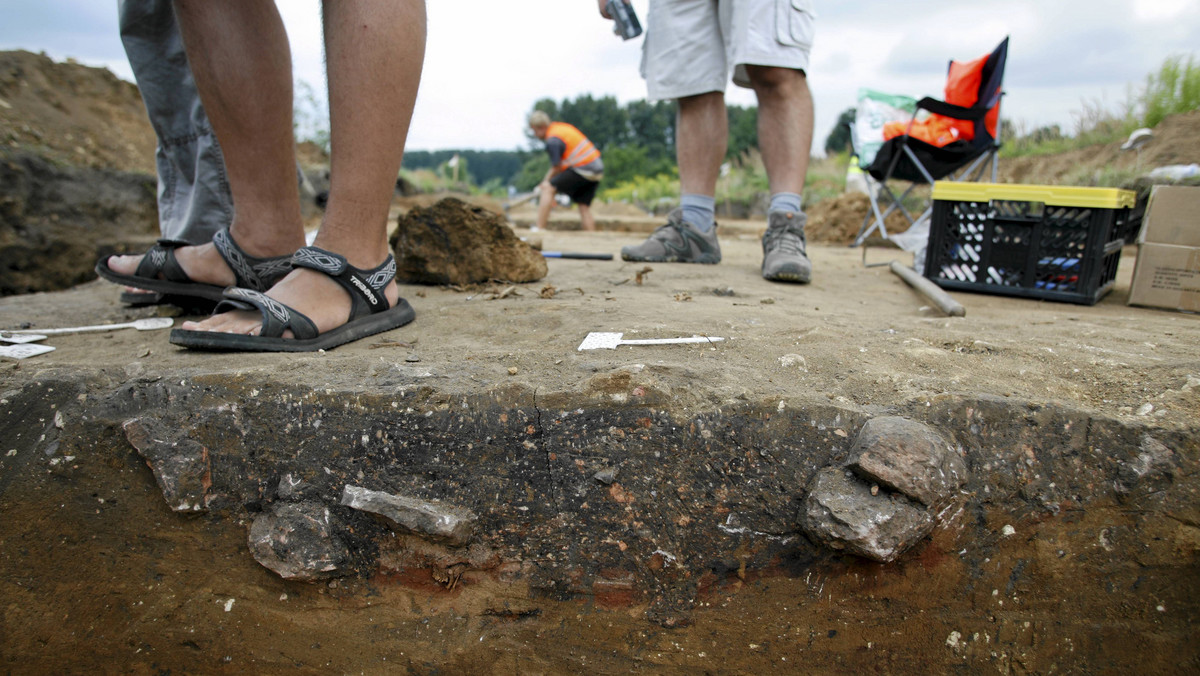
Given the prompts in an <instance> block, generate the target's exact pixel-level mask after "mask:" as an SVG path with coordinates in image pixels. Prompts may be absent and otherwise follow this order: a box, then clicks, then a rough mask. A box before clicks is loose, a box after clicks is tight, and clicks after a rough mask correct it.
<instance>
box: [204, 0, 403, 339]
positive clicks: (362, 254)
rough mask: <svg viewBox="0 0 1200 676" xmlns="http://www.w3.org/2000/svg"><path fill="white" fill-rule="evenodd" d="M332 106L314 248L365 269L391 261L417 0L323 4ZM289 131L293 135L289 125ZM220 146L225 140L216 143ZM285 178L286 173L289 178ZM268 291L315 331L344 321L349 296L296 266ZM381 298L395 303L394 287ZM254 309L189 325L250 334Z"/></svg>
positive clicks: (256, 322) (254, 324)
mask: <svg viewBox="0 0 1200 676" xmlns="http://www.w3.org/2000/svg"><path fill="white" fill-rule="evenodd" d="M323 15H324V25H325V51H326V63H327V64H328V65H327V67H328V70H329V88H330V91H329V100H330V102H331V103H330V132H331V138H330V147H331V156H330V181H331V184H330V189H329V203H328V206H327V208H326V211H325V218H324V221H323V222H322V224H321V229H320V231H319V232H318V233H317V238H316V241H315V242H314V243H315V245H316V246H319V247H321V248H323V249H327V250H329V251H333V252H335V253H338V254H341V255H343V256H345V257H346V259H347V261H348V262H349V263H350V264H351V265H353V266H355V267H358V268H364V269H370V268H374V267H376V266H378V265H379V264H380V263H382V262H383V261H384V260H385V259H386V258H387V255H388V243H387V216H388V207H389V205H390V203H391V198H392V193H393V190H394V187H395V182H396V175H397V173H398V172H399V170H400V160H401V158H402V156H403V154H404V142H405V139H406V138H407V136H408V127H409V123H410V121H411V119H412V111H413V105H414V104H415V102H416V95H417V86H418V84H419V83H420V79H421V65H422V63H423V61H424V56H425V4H424V1H423V0H370V1H366V0H364V1H361V2H353V3H350V2H327V3H325V4H324V6H323ZM287 128H288V129H289V130H290V129H291V123H290V121H289V122H288V125H287ZM222 143H224V141H222ZM288 175H289V176H291V174H290V173H289V174H288ZM268 295H269V296H271V297H272V298H274V299H276V300H278V301H280V302H282V303H284V304H285V305H289V306H291V307H293V308H295V309H296V310H298V311H299V312H301V313H303V314H305V315H307V316H308V317H309V318H310V319H312V320H313V322H314V323H315V324H316V326H317V329H318V330H319V331H321V332H325V331H328V330H329V329H332V328H336V327H337V326H340V325H341V324H344V323H345V322H346V320H347V318H348V316H349V307H350V306H349V298H348V296H347V295H346V291H345V290H344V289H342V287H341V286H339V285H338V284H337V283H336V282H334V281H333V280H331V279H329V278H328V277H326V276H324V275H322V274H320V273H319V272H316V271H314V270H309V269H297V270H294V271H292V272H291V273H290V274H289V275H288V276H287V277H285V278H284V279H283V280H281V281H280V282H279V283H278V284H276V285H275V286H274V287H272V288H271V290H270V291H269V292H268ZM385 295H386V296H387V298H388V301H389V302H390V303H393V304H394V303H395V302H396V299H397V298H398V292H397V288H396V285H395V283H392V284H390V285H388V287H387V288H386V289H385ZM260 321H261V320H260V318H259V316H258V314H257V313H243V312H228V313H225V314H222V315H218V316H215V317H212V318H211V319H209V320H206V321H204V322H199V323H185V324H184V328H185V329H192V330H210V331H226V332H233V333H256V332H257V330H258V326H259V323H260Z"/></svg>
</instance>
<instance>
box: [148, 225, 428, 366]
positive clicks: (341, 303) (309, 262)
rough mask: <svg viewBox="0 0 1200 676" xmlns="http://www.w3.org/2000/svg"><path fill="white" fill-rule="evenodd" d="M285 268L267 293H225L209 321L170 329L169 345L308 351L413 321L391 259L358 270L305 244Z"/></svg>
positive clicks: (336, 256) (235, 349)
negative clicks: (290, 267)
mask: <svg viewBox="0 0 1200 676" xmlns="http://www.w3.org/2000/svg"><path fill="white" fill-rule="evenodd" d="M292 265H293V266H294V268H295V269H294V270H293V271H292V272H291V274H289V275H288V276H287V277H285V278H284V279H283V280H282V281H280V282H279V283H278V284H276V285H275V286H274V287H272V288H271V290H270V291H269V292H268V293H261V292H257V291H252V290H249V289H239V288H231V289H228V290H227V291H226V293H225V299H224V300H223V301H222V302H221V304H220V305H218V306H217V310H216V312H217V314H216V315H214V316H213V317H210V318H209V319H206V320H204V321H202V322H184V324H183V327H182V328H180V329H175V330H173V331H171V342H172V343H174V344H176V345H182V346H184V347H188V348H192V349H201V350H232V351H245V352H313V351H316V350H328V349H331V348H334V347H337V346H338V345H342V344H345V343H348V342H351V341H355V340H359V339H360V338H365V337H367V336H371V335H374V334H377V333H382V332H384V331H390V330H392V329H395V328H399V327H401V326H404V325H405V324H408V323H409V322H411V321H412V320H413V318H414V316H415V315H414V312H413V309H412V306H410V305H409V304H408V302H407V301H405V300H404V299H403V298H400V297H399V290H398V289H397V287H396V284H395V277H396V261H395V259H394V258H393V257H392V256H391V254H388V257H387V259H386V260H385V261H384V262H383V264H381V265H379V266H378V267H376V268H373V269H370V270H363V269H360V268H356V267H354V266H352V265H350V264H349V263H347V262H346V259H345V258H344V257H342V256H340V255H338V254H336V253H333V252H331V251H326V250H324V249H320V248H317V247H311V246H310V247H304V248H303V249H300V250H299V251H297V252H296V255H295V256H294V257H293V259H292ZM301 308H302V309H303V312H302V311H301V310H300V309H301Z"/></svg>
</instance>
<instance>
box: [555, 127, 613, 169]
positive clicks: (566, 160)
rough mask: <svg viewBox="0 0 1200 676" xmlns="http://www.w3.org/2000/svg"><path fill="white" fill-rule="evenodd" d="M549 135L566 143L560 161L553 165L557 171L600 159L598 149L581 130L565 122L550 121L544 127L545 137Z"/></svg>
mask: <svg viewBox="0 0 1200 676" xmlns="http://www.w3.org/2000/svg"><path fill="white" fill-rule="evenodd" d="M550 137H554V138H558V139H562V142H563V143H565V144H566V145H567V149H566V150H564V151H563V156H562V161H560V162H559V164H558V166H557V167H555V168H556V169H558V170H559V171H563V170H565V169H569V168H570V167H582V166H583V165H585V164H588V163H590V162H595V161H596V160H598V159H600V150H599V149H598V148H596V146H594V145H592V142H591V141H589V140H588V138H587V137H586V136H584V135H583V132H581V131H579V130H578V129H576V128H575V127H573V126H571V125H569V124H567V123H566V122H551V123H550V126H549V127H547V128H546V138H550Z"/></svg>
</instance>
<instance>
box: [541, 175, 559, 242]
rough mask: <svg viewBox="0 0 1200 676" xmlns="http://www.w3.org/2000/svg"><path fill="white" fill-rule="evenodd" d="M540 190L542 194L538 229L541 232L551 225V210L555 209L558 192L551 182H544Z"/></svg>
mask: <svg viewBox="0 0 1200 676" xmlns="http://www.w3.org/2000/svg"><path fill="white" fill-rule="evenodd" d="M538 190H539V191H540V192H539V194H538V210H537V227H538V229H539V230H545V229H546V226H547V225H549V224H550V210H551V209H553V208H554V195H555V193H557V192H558V191H557V190H555V189H554V186H552V185H550V181H542V183H541V185H539V186H538Z"/></svg>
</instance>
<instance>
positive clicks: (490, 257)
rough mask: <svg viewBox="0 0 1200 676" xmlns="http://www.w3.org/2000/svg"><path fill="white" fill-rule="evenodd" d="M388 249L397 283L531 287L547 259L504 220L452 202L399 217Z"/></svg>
mask: <svg viewBox="0 0 1200 676" xmlns="http://www.w3.org/2000/svg"><path fill="white" fill-rule="evenodd" d="M391 244H392V248H393V249H394V250H395V254H396V281H398V282H408V283H417V284H477V283H480V282H487V281H490V280H503V281H509V282H533V281H537V280H539V279H541V278H542V277H545V276H546V272H547V267H546V260H545V259H544V258H542V255H541V254H540V253H538V252H537V251H534V250H533V248H532V247H530V246H529V245H528V244H526V243H525V242H522V241H521V240H520V239H519V238H518V237H517V236H516V235H515V234H514V233H513V231H512V228H510V227H508V223H507V222H505V220H504V217H503V216H501V215H500V214H497V213H495V212H492V211H488V210H487V209H482V208H479V207H472V206H470V205H468V204H466V203H465V202H463V201H461V200H458V199H454V198H453V197H447V198H445V199H443V200H441V201H439V202H438V203H437V204H434V205H433V206H432V207H428V208H420V207H417V208H414V209H413V210H412V211H410V212H408V214H407V215H405V216H402V217H401V218H400V220H399V223H398V228H397V230H396V233H395V234H394V235H393V236H392V240H391Z"/></svg>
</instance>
